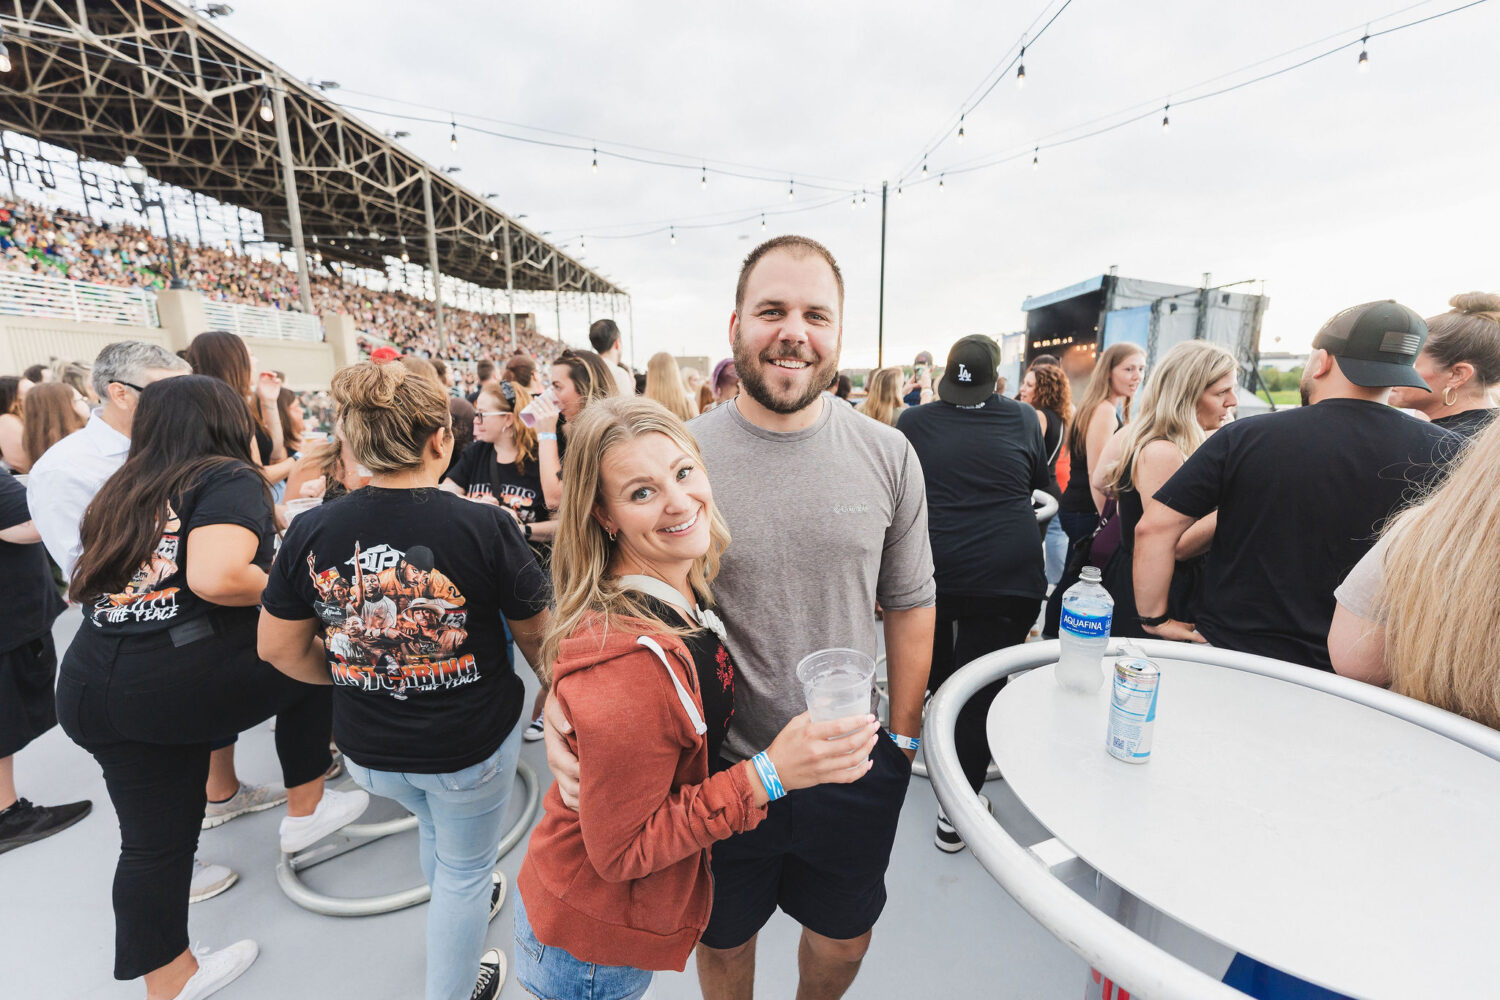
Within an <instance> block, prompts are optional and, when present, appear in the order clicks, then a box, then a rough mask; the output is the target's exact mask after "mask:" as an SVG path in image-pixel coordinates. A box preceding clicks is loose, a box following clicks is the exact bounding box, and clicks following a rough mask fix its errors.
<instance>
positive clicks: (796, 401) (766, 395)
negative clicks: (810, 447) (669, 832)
mask: <svg viewBox="0 0 1500 1000" xmlns="http://www.w3.org/2000/svg"><path fill="white" fill-rule="evenodd" d="M842 346H843V337H842V336H840V337H839V342H838V343H837V344H836V345H834V350H833V354H832V356H831V357H827V358H824V359H823V360H822V362H818V361H817V360H816V359H815V358H814V357H812V356H810V355H811V354H812V352H811V351H810V350H806V351H803V350H795V351H789V350H788V349H787V348H786V347H785V346H783V345H779V344H778V345H776V346H775V347H772V348H770V349H769V350H767V351H766V352H765V353H764V354H762V355H761V356H759V357H756V356H755V355H753V354H751V353H750V349H749V348H748V347H747V346H746V345H745V342H744V340H743V339H741V338H740V336H739V335H738V331H736V335H735V338H734V369H735V371H736V372H737V373H738V374H739V376H740V387H741V388H742V389H743V390H744V391H745V392H746V393H747V394H748V395H749V396H750V398H751V399H753V400H755V401H756V402H757V403H759V404H760V405H761V406H764V407H765V408H766V409H768V410H770V411H771V412H772V413H781V414H788V413H797V412H798V411H800V410H803V409H806V408H807V407H808V406H810V405H811V404H812V402H813V401H814V400H815V399H817V398H818V397H819V396H821V395H823V390H825V389H827V388H828V386H829V385H830V384H832V382H833V377H834V376H835V375H837V374H838V370H839V349H840V348H841V347H842ZM777 358H790V359H795V360H797V361H806V362H808V363H809V364H808V368H807V369H806V370H807V371H809V372H810V373H811V381H810V382H808V384H807V388H806V389H804V390H803V391H802V393H801V394H800V395H797V396H777V395H775V394H774V392H773V391H772V389H771V386H770V384H769V382H768V381H767V379H766V378H765V376H764V375H763V374H762V371H763V370H762V367H761V366H762V365H769V363H770V362H771V361H772V360H774V359H777Z"/></svg>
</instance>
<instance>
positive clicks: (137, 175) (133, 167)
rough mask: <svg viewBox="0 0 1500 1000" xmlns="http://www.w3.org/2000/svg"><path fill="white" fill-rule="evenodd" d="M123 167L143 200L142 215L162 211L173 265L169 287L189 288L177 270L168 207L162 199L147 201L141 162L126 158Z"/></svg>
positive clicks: (128, 179)
mask: <svg viewBox="0 0 1500 1000" xmlns="http://www.w3.org/2000/svg"><path fill="white" fill-rule="evenodd" d="M121 167H122V168H123V169H124V171H125V179H126V180H127V181H129V182H130V186H131V187H133V188H135V193H136V197H138V198H140V199H141V212H142V214H145V212H146V210H147V209H149V208H159V209H161V227H162V230H163V231H165V232H166V234H167V260H168V261H170V262H171V264H172V280H171V281H170V282H168V283H167V287H168V288H173V289H178V288H186V287H188V284H187V282H186V281H183V280H182V277H181V275H180V274H179V273H178V270H177V251H176V250H175V249H173V247H172V224H171V223H170V222H169V221H167V206H166V205H164V204H162V200H161V199H160V198H153V199H152V200H150V201H147V200H146V168H145V167H143V166H141V161H140V160H137V159H136V158H135V157H134V156H127V157H125V162H124V163H122V164H121Z"/></svg>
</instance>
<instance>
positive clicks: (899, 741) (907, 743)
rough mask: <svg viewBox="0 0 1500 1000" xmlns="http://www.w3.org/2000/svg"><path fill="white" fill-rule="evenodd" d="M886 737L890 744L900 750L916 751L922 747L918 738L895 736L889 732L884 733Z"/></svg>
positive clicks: (920, 739)
mask: <svg viewBox="0 0 1500 1000" xmlns="http://www.w3.org/2000/svg"><path fill="white" fill-rule="evenodd" d="M886 735H887V736H889V737H890V738H891V742H892V743H894V744H896V745H897V746H898V747H900V748H901V749H902V750H916V749H918V748H919V747H921V745H922V738H921V737H920V736H897V735H896V734H895V733H893V732H890V731H889V730H887V731H886Z"/></svg>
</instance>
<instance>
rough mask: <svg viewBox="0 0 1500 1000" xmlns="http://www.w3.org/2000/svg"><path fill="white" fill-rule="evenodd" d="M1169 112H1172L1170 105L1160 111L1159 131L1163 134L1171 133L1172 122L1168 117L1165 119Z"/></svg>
mask: <svg viewBox="0 0 1500 1000" xmlns="http://www.w3.org/2000/svg"><path fill="white" fill-rule="evenodd" d="M1171 110H1172V105H1170V104H1168V105H1166V106H1165V107H1163V108H1162V109H1161V130H1162V131H1163V132H1170V131H1172V120H1171V119H1170V118H1169V117H1167V115H1168V113H1169V112H1170V111H1171Z"/></svg>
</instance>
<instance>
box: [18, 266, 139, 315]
mask: <svg viewBox="0 0 1500 1000" xmlns="http://www.w3.org/2000/svg"><path fill="white" fill-rule="evenodd" d="M0 315H3V316H37V317H40V318H44V319H68V320H72V321H74V322H75V323H112V324H116V325H119V326H138V327H151V328H155V327H159V326H161V322H160V320H158V319H157V315H156V296H155V295H154V294H152V293H151V292H148V291H146V290H145V289H143V288H120V287H117V286H115V285H95V284H92V283H90V282H87V281H70V280H68V279H67V278H55V277H51V276H50V275H42V274H35V273H31V272H26V271H0Z"/></svg>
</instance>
